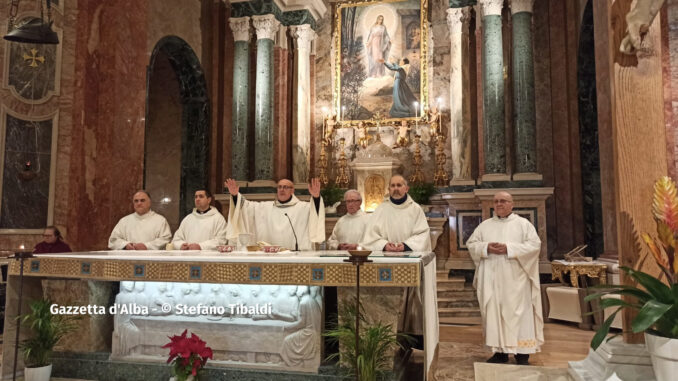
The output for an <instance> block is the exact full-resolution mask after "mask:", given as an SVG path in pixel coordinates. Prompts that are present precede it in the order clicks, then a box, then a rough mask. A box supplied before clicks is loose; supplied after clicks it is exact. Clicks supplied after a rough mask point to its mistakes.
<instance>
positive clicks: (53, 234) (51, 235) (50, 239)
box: [33, 226, 72, 254]
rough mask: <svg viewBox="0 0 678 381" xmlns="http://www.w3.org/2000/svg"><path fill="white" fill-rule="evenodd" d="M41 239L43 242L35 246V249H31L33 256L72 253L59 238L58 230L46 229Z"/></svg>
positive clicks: (51, 227) (54, 228) (50, 227)
mask: <svg viewBox="0 0 678 381" xmlns="http://www.w3.org/2000/svg"><path fill="white" fill-rule="evenodd" d="M42 237H43V238H44V240H43V241H42V242H40V243H38V244H37V245H35V249H33V253H35V254H47V253H70V252H71V251H72V250H71V247H70V246H68V244H67V243H66V242H64V240H63V238H62V237H61V232H60V231H59V229H57V228H56V227H55V226H48V227H46V228H45V231H44V233H42Z"/></svg>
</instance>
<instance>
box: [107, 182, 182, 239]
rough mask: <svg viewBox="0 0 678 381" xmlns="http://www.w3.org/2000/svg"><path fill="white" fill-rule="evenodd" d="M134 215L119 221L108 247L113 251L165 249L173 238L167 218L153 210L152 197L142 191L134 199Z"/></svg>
mask: <svg viewBox="0 0 678 381" xmlns="http://www.w3.org/2000/svg"><path fill="white" fill-rule="evenodd" d="M132 205H133V206H134V213H132V214H128V215H126V216H125V217H123V218H121V219H120V221H118V224H117V225H115V228H113V231H112V232H111V237H110V238H109V239H108V247H109V248H110V249H113V250H158V249H164V248H165V245H166V244H167V242H169V241H170V239H171V238H172V232H171V231H170V227H169V224H168V223H167V220H166V219H165V217H163V216H161V215H159V214H157V213H156V212H154V211H152V210H151V196H150V195H149V194H148V192H146V191H144V190H140V191H138V192H136V193H135V194H134V196H133V197H132Z"/></svg>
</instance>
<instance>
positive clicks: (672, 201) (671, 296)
mask: <svg viewBox="0 0 678 381" xmlns="http://www.w3.org/2000/svg"><path fill="white" fill-rule="evenodd" d="M652 214H653V215H654V219H655V221H656V223H657V237H651V236H650V235H649V234H647V233H643V240H644V241H645V243H646V244H647V246H648V248H649V250H650V252H651V253H652V256H653V257H654V259H655V261H656V262H657V265H659V267H660V269H661V271H662V274H661V276H660V277H659V279H658V278H656V277H654V276H652V275H650V274H647V273H644V272H642V271H638V270H634V269H632V268H629V267H620V268H621V270H622V271H624V272H625V273H626V274H628V275H629V276H630V277H631V278H633V279H634V280H635V281H636V282H638V284H639V285H641V286H642V287H643V288H640V287H635V286H629V285H614V286H612V288H611V289H609V290H608V291H603V292H600V293H596V294H593V295H589V296H587V297H586V299H585V300H586V301H590V300H594V299H598V298H602V297H603V295H607V294H617V295H621V296H626V297H628V300H623V299H616V298H606V299H601V300H600V307H601V309H605V308H608V307H618V308H617V309H616V310H615V311H614V313H612V314H611V315H610V316H609V317H608V318H607V319H606V320H605V322H604V323H603V324H602V325H601V327H600V328H599V329H598V331H597V332H596V334H595V335H594V336H593V339H592V340H591V347H592V348H594V349H596V348H598V346H600V344H602V343H603V341H604V340H605V337H606V336H607V335H608V333H609V331H610V325H611V324H612V321H613V320H614V318H615V316H616V315H617V314H618V313H619V312H620V311H621V310H622V309H624V308H630V309H633V310H636V311H638V314H637V315H636V317H635V318H634V319H633V321H632V322H631V330H632V331H633V332H634V333H640V332H649V333H652V334H654V335H657V336H662V337H667V338H673V339H678V284H677V283H676V280H677V278H678V258H676V246H677V240H678V191H677V189H676V184H675V183H674V182H673V180H671V178H669V177H667V176H664V177H662V178H660V179H659V180H657V182H656V183H655V185H654V200H653V203H652ZM661 278H665V279H664V280H665V282H662V280H661ZM599 287H600V288H603V287H604V288H610V286H609V285H601V286H599Z"/></svg>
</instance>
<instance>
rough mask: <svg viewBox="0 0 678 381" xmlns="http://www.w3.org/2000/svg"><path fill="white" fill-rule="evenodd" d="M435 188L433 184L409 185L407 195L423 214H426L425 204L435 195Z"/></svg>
mask: <svg viewBox="0 0 678 381" xmlns="http://www.w3.org/2000/svg"><path fill="white" fill-rule="evenodd" d="M436 192H437V191H436V187H435V185H433V183H415V184H412V185H410V190H409V191H408V192H407V194H409V195H410V197H412V200H414V202H416V203H417V204H419V205H420V206H421V207H422V209H424V212H428V210H427V209H428V208H427V207H426V204H428V203H429V199H430V198H431V196H433V195H434V194H435V193H436Z"/></svg>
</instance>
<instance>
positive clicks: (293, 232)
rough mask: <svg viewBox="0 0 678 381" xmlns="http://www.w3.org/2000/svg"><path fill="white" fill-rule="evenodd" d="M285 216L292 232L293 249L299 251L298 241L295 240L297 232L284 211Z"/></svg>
mask: <svg viewBox="0 0 678 381" xmlns="http://www.w3.org/2000/svg"><path fill="white" fill-rule="evenodd" d="M285 217H287V221H289V222H290V227H291V228H292V234H294V251H299V241H298V240H297V233H296V232H295V231H294V225H292V220H291V219H290V216H288V215H287V213H285Z"/></svg>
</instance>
